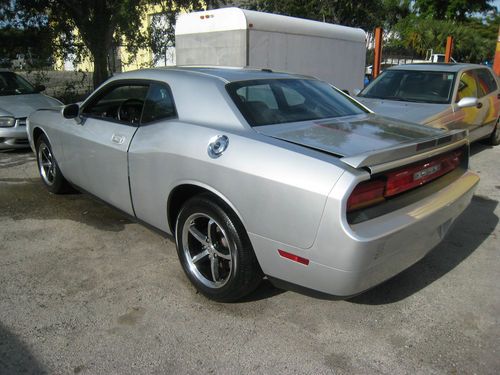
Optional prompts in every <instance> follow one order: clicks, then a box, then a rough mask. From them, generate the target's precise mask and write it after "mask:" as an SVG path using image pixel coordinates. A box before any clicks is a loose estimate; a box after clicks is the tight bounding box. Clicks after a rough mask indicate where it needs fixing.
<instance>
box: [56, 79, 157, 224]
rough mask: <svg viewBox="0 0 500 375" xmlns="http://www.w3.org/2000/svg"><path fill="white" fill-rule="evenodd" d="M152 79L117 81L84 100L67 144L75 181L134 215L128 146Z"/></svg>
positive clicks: (68, 170)
mask: <svg viewBox="0 0 500 375" xmlns="http://www.w3.org/2000/svg"><path fill="white" fill-rule="evenodd" d="M148 88H149V84H147V83H141V82H123V81H122V82H120V81H115V82H113V83H111V84H109V85H107V86H105V87H103V88H102V89H100V90H99V92H96V94H94V95H93V96H92V97H91V98H90V99H89V100H88V101H86V102H85V103H84V105H83V106H82V108H81V111H80V114H81V116H80V121H78V123H77V124H76V125H74V129H73V130H72V133H73V136H72V137H68V138H67V140H66V141H65V144H64V146H63V148H64V157H65V171H64V173H65V174H67V175H68V178H69V180H70V181H72V182H73V183H74V184H76V185H77V186H79V187H80V188H82V189H84V190H86V191H88V192H90V193H92V194H94V195H95V196H97V197H99V198H101V199H102V200H104V201H106V202H108V203H110V204H112V205H113V206H115V207H117V208H119V209H121V210H123V211H125V212H126V213H128V214H131V215H133V214H134V210H133V206H132V202H131V199H130V188H129V178H128V154H127V153H128V149H129V146H130V142H131V141H132V139H133V137H134V134H135V133H136V131H137V128H138V126H139V122H140V118H141V114H142V109H143V106H144V101H145V98H146V94H147V91H148Z"/></svg>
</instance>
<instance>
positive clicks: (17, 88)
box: [0, 72, 36, 96]
mask: <svg viewBox="0 0 500 375" xmlns="http://www.w3.org/2000/svg"><path fill="white" fill-rule="evenodd" d="M35 93H36V90H35V88H34V87H33V86H32V85H31V84H30V83H29V82H28V81H26V80H25V79H24V78H22V77H21V76H18V75H17V74H15V73H12V72H0V96H7V95H23V94H35Z"/></svg>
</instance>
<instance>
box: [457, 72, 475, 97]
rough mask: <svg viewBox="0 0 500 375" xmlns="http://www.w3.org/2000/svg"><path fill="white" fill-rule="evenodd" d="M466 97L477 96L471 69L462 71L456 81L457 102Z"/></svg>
mask: <svg viewBox="0 0 500 375" xmlns="http://www.w3.org/2000/svg"><path fill="white" fill-rule="evenodd" d="M467 97H473V98H477V84H476V79H475V78H474V72H473V71H472V70H469V71H466V72H463V73H462V75H461V76H460V81H459V82H458V92H457V102H458V101H460V100H461V99H463V98H467Z"/></svg>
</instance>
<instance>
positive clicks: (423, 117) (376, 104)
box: [356, 97, 449, 124]
mask: <svg viewBox="0 0 500 375" xmlns="http://www.w3.org/2000/svg"><path fill="white" fill-rule="evenodd" d="M356 100H358V101H359V102H361V103H362V104H364V105H365V106H367V107H368V108H370V109H371V110H372V111H373V112H375V113H377V114H379V115H382V116H387V117H392V118H397V119H401V120H405V121H411V122H416V123H419V124H426V123H429V122H431V121H433V120H435V118H436V116H437V115H439V113H441V112H443V111H445V110H446V109H447V108H448V107H449V104H433V103H415V102H402V101H397V100H386V99H373V98H363V97H356Z"/></svg>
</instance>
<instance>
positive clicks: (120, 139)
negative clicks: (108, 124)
mask: <svg viewBox="0 0 500 375" xmlns="http://www.w3.org/2000/svg"><path fill="white" fill-rule="evenodd" d="M111 142H113V143H116V144H119V145H121V144H123V142H125V137H124V136H123V135H116V134H113V135H112V136H111Z"/></svg>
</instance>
